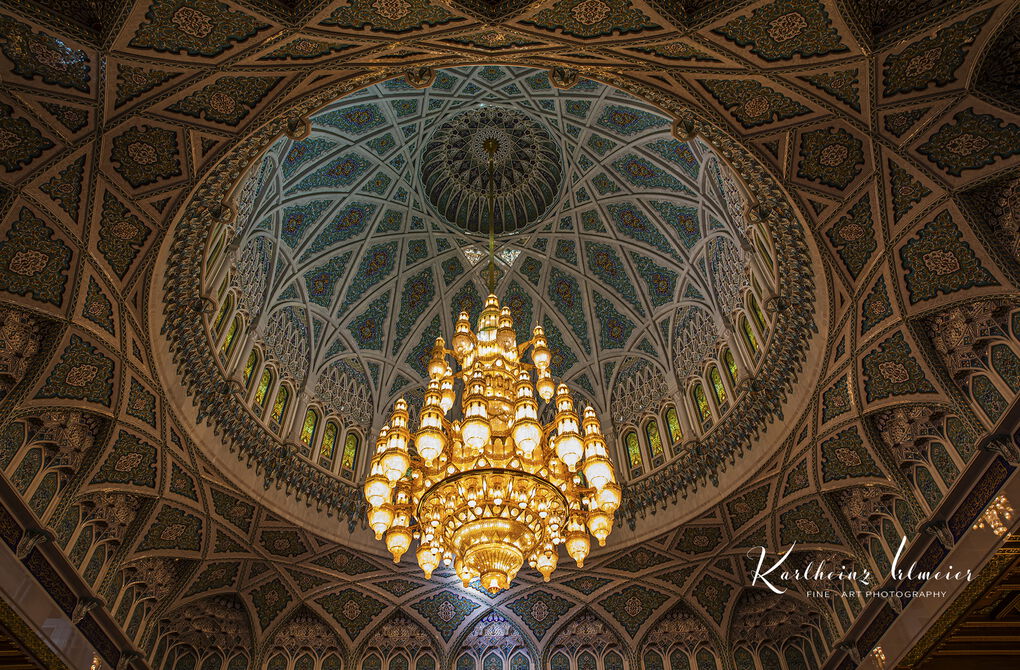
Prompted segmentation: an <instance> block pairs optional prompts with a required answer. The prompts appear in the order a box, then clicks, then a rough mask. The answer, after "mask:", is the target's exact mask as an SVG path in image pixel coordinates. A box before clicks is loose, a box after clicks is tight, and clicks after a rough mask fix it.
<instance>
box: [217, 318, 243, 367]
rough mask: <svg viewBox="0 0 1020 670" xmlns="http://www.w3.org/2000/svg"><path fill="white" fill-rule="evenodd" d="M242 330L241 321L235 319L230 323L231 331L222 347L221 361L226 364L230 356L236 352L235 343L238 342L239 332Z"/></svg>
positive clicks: (224, 339) (228, 332)
mask: <svg viewBox="0 0 1020 670" xmlns="http://www.w3.org/2000/svg"><path fill="white" fill-rule="evenodd" d="M240 329H241V320H240V319H238V318H234V320H233V321H231V323H230V330H228V331H227V336H226V337H225V338H223V345H222V346H221V347H220V359H221V360H223V361H224V362H226V360H227V359H228V358H230V354H231V353H232V352H233V351H234V342H236V341H237V331H239V330H240Z"/></svg>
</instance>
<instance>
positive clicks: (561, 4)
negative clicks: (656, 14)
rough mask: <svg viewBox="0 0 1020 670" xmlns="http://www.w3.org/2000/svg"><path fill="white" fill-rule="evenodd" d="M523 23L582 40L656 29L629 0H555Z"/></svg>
mask: <svg viewBox="0 0 1020 670" xmlns="http://www.w3.org/2000/svg"><path fill="white" fill-rule="evenodd" d="M522 23H527V24H529V25H532V26H535V27H536V28H542V29H543V30H561V31H563V33H564V34H567V35H571V36H573V37H582V38H590V37H599V36H602V35H612V34H614V33H616V34H621V35H623V34H626V33H633V32H640V31H643V30H653V29H657V28H659V26H657V25H656V24H654V23H652V22H651V19H650V18H649V17H648V16H646V15H645V13H644V12H642V11H641V10H640V9H638V8H637V7H635V6H634V5H633V3H632V2H631V1H630V0H557V2H555V3H553V5H552V6H551V7H547V8H545V9H542V10H541V11H539V12H538V13H537V14H535V16H534V17H533V18H530V19H527V20H524V21H522Z"/></svg>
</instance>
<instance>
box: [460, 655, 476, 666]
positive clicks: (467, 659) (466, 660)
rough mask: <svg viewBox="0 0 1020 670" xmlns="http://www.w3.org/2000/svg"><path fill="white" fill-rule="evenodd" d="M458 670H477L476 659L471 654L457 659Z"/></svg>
mask: <svg viewBox="0 0 1020 670" xmlns="http://www.w3.org/2000/svg"><path fill="white" fill-rule="evenodd" d="M457 670H475V659H473V658H471V656H470V655H469V654H461V655H460V658H458V659H457Z"/></svg>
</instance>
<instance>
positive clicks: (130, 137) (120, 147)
mask: <svg viewBox="0 0 1020 670" xmlns="http://www.w3.org/2000/svg"><path fill="white" fill-rule="evenodd" d="M110 160H112V161H113V162H114V169H115V170H116V171H117V173H118V174H119V175H120V176H122V177H123V178H124V179H125V180H126V181H127V182H128V183H129V184H131V186H133V187H134V188H138V187H140V186H146V185H148V184H153V183H155V182H157V181H161V180H163V179H169V178H171V177H177V176H180V175H181V158H180V154H179V152H178V147H177V133H175V132H174V131H172V130H168V129H166V128H155V127H151V126H139V127H137V128H129V129H128V130H127V131H125V132H124V133H122V134H121V135H119V136H117V137H115V138H113V150H112V151H111V153H110Z"/></svg>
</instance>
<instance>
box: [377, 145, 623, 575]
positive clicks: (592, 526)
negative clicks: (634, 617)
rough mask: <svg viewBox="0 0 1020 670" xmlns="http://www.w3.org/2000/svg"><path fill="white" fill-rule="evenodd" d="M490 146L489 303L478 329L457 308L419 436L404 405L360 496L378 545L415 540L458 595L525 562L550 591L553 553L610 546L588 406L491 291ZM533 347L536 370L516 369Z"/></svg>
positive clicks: (613, 496)
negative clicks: (548, 408) (544, 412)
mask: <svg viewBox="0 0 1020 670" xmlns="http://www.w3.org/2000/svg"><path fill="white" fill-rule="evenodd" d="M484 147H485V151H486V152H487V153H488V157H489V158H488V161H489V174H490V180H489V222H490V229H489V296H488V298H486V300H485V306H484V308H483V309H482V313H481V315H480V317H479V319H478V324H477V330H476V331H472V330H471V322H470V319H469V316H468V314H467V312H461V313H460V317H459V318H458V319H457V325H456V333H455V334H454V336H453V340H452V342H451V345H452V349H447V348H446V342H445V341H444V340H443V338H441V337H440V338H437V339H436V342H435V345H434V346H433V349H432V355H431V359H430V361H429V365H428V374H429V383H428V388H427V390H426V392H425V399H424V402H423V405H422V407H421V411H420V412H419V422H418V427H417V430H416V431H414V432H413V433H412V431H411V427H410V426H409V415H408V411H407V403H406V401H405V400H404V399H403V398H401V399H399V400H397V402H396V403H395V405H394V410H393V413H392V414H391V416H390V421H389V423H388V424H387V425H386V426H384V427H383V428H382V429H381V430H380V431H379V438H378V440H377V441H376V453H375V456H374V457H373V458H372V467H371V471H370V474H369V477H368V479H367V480H366V481H365V487H364V491H365V498H366V499H367V500H368V503H369V505H370V506H371V509H370V510H369V512H368V523H369V526H371V528H372V530H373V531H375V536H376V539H383V538H384V537H385V541H386V548H387V549H388V550H389V551H390V553H391V554H393V561H394V562H395V563H398V562H400V557H401V556H403V555H404V554H405V553H406V552H407V551H408V550H409V549H410V546H411V543H412V541H413V540H415V539H417V540H418V549H417V551H416V557H417V559H418V565H419V566H420V567H421V569H422V571H423V572H424V573H425V577H426V578H427V579H428V578H431V576H432V572H433V570H435V569H436V568H437V567H439V564H440V563H441V562H443V563H446V564H447V565H449V564H451V563H452V564H453V567H454V570H455V571H456V572H457V576H458V577H460V579H461V581H462V582H463V583H464V585H465V586H467V585H468V584H470V583H471V582H472V581H473V580H475V579H478V580H479V581H480V583H481V585H482V587H483V588H485V589H486V590H488V591H489V592H490V593H496V592H498V591H501V590H503V589H506V588H508V587H509V586H510V582H511V581H513V579H514V577H515V576H516V575H517V572H518V571H519V570H520V569H521V567H522V566H523V565H524V561H525V560H527V561H528V564H529V565H530V566H531V567H533V568H535V569H536V570H538V572H540V573H541V574H542V576H543V577H544V578H545V581H549V576H550V575H551V574H552V572H553V571H554V570H555V569H556V564H557V560H558V554H557V550H558V545H560V544H565V545H566V551H567V554H568V555H569V556H570V557H571V558H573V559H574V560H575V561H576V562H577V566H578V567H583V565H584V559H585V557H586V556H587V555H588V551H589V549H590V547H591V542H590V539H589V536H588V534H589V533H590V534H591V535H592V536H594V537H595V539H596V540H598V542H599V544H600V545H604V544H605V541H606V537H607V536H608V535H609V533H610V532H611V531H612V528H613V513H614V512H615V511H616V509H617V508H618V507H619V506H620V497H621V490H620V486H619V485H618V484H617V483H616V475H615V472H614V469H613V464H612V462H611V461H610V459H609V450H608V448H607V447H606V441H605V438H604V437H603V434H602V429H601V427H600V425H599V420H598V417H597V416H596V415H595V410H593V409H592V408H591V407H588V408H586V409H585V410H584V412H583V418H581V417H579V416H578V414H577V412H576V411H575V409H574V401H573V399H572V398H571V395H570V390H569V389H568V388H567V386H566V384H560V385H559V386H557V385H556V384H555V383H554V382H553V379H552V374H551V372H550V370H549V364H550V361H551V360H552V352H551V351H550V349H549V344H548V342H547V340H546V337H545V333H544V331H543V329H542V327H541V326H535V329H534V333H533V337H532V338H531V339H530V340H528V341H527V342H524V343H523V344H518V342H517V333H516V331H515V330H514V324H513V318H512V317H511V313H510V309H509V308H508V307H502V308H501V307H500V305H499V300H498V299H497V298H496V296H495V295H493V294H494V293H495V290H494V289H495V264H494V260H493V255H494V254H493V251H494V248H495V242H494V233H493V229H492V220H493V216H492V211H493V202H494V194H493V185H492V177H491V175H492V171H493V159H494V156H495V154H496V152H497V150H498V144H497V143H496V141H494V140H491V139H490V140H487V141H486V142H485V144H484ZM529 349H530V357H531V363H527V362H526V361H525V360H524V356H525V354H526V353H528V350H529ZM451 358H452V359H453V362H454V364H455V365H456V371H455V370H454V368H453V367H452V366H451V361H450V359H451ZM458 395H459V396H460V402H459V404H458V403H457V397H458ZM539 398H541V399H542V400H543V401H545V402H550V401H553V402H554V403H555V409H556V412H555V416H554V418H553V420H552V421H551V422H549V423H548V424H546V425H543V424H542V423H541V422H540V421H539V419H538V416H539V402H538V399H539ZM455 405H456V406H457V407H456V408H455Z"/></svg>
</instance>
